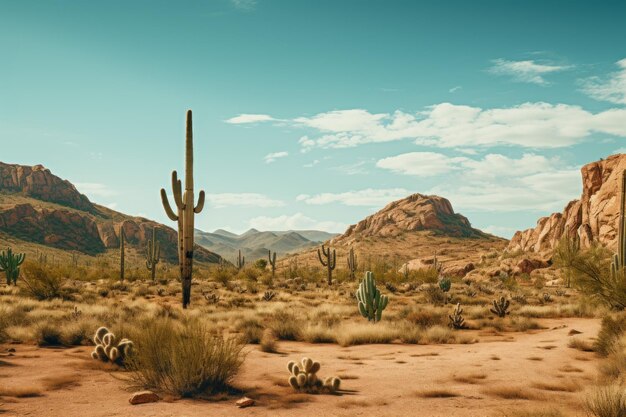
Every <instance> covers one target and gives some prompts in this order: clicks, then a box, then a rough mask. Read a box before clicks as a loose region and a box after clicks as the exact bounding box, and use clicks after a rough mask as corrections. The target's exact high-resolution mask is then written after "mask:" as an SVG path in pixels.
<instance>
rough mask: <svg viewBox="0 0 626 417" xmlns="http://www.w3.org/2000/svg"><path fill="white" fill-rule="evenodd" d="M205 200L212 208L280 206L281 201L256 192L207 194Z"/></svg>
mask: <svg viewBox="0 0 626 417" xmlns="http://www.w3.org/2000/svg"><path fill="white" fill-rule="evenodd" d="M206 200H207V202H208V203H209V204H210V205H211V206H212V207H214V208H224V207H246V206H247V207H263V208H265V207H282V206H284V205H285V203H284V202H283V201H280V200H274V199H272V198H270V197H268V196H266V195H263V194H257V193H219V194H207V195H206Z"/></svg>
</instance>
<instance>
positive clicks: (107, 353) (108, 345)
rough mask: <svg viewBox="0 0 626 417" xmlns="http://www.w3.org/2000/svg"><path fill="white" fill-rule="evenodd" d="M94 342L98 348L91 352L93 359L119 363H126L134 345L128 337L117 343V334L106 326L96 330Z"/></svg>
mask: <svg viewBox="0 0 626 417" xmlns="http://www.w3.org/2000/svg"><path fill="white" fill-rule="evenodd" d="M93 342H94V343H95V344H96V348H95V349H94V351H93V352H91V357H92V358H93V359H99V360H101V361H103V362H112V363H116V364H118V365H123V364H124V359H125V358H127V357H128V355H129V354H130V352H131V351H132V349H133V346H134V345H133V342H131V341H130V340H128V339H122V340H120V341H119V343H117V344H116V340H115V335H114V334H113V333H111V332H110V331H109V329H107V328H106V327H100V328H99V329H98V330H96V334H95V335H94V337H93Z"/></svg>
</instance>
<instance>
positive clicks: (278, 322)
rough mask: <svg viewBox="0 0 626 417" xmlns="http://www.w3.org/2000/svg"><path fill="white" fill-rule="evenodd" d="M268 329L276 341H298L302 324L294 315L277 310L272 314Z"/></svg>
mask: <svg viewBox="0 0 626 417" xmlns="http://www.w3.org/2000/svg"><path fill="white" fill-rule="evenodd" d="M269 328H270V329H272V331H273V332H274V335H276V337H277V338H278V340H298V339H299V338H300V333H301V332H300V329H301V328H302V323H301V321H300V320H299V319H298V318H297V317H296V315H295V314H294V313H292V312H289V311H284V310H279V311H277V312H276V313H274V315H273V317H272V319H271V320H270V322H269Z"/></svg>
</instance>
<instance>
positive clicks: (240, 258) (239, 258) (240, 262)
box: [237, 249, 246, 269]
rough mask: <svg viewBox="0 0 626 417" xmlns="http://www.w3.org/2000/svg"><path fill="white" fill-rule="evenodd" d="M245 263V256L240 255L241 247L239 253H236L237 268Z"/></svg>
mask: <svg viewBox="0 0 626 417" xmlns="http://www.w3.org/2000/svg"><path fill="white" fill-rule="evenodd" d="M245 264H246V257H245V256H241V249H239V253H238V254H237V269H241V268H243V266H244V265H245Z"/></svg>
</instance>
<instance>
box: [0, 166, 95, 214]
mask: <svg viewBox="0 0 626 417" xmlns="http://www.w3.org/2000/svg"><path fill="white" fill-rule="evenodd" d="M0 191H3V192H11V193H15V192H19V193H22V194H24V195H25V196H28V197H32V198H36V199H37V200H42V201H47V202H50V203H56V204H60V205H62V206H67V207H72V208H75V209H78V210H83V211H87V212H91V213H93V212H94V211H95V207H94V206H93V204H91V202H90V201H89V199H88V198H87V197H86V196H84V195H83V194H81V193H79V192H78V190H77V189H76V187H74V185H72V183H70V182H69V181H67V180H62V179H61V178H59V177H57V176H55V175H52V173H51V172H50V170H49V169H46V168H44V167H43V165H35V166H33V167H30V166H25V165H10V164H5V163H2V162H0Z"/></svg>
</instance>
